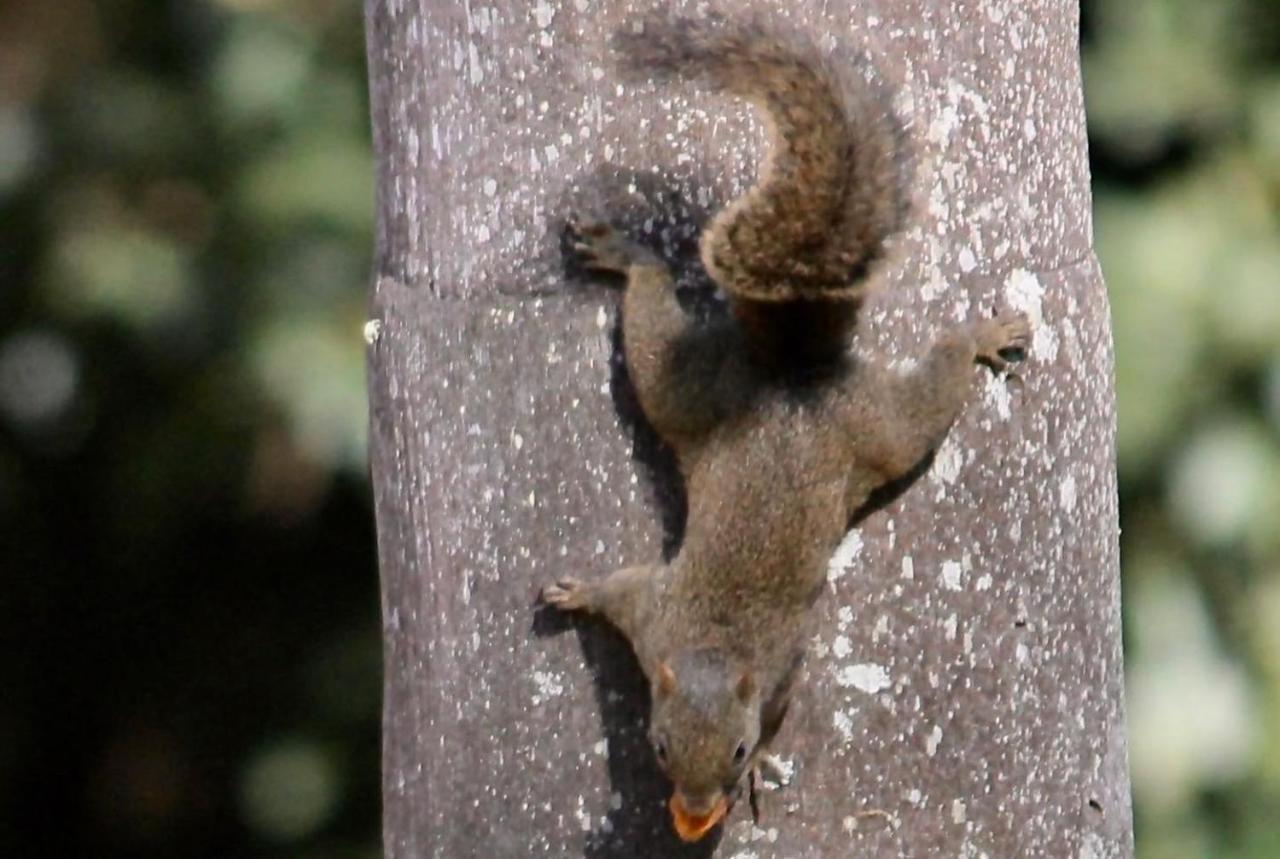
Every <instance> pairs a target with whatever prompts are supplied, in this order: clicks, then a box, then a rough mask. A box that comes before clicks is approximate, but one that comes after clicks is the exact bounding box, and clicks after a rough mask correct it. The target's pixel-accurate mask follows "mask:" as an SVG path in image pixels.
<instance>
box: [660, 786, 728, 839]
mask: <svg viewBox="0 0 1280 859" xmlns="http://www.w3.org/2000/svg"><path fill="white" fill-rule="evenodd" d="M668 807H669V808H670V809H671V822H672V823H673V824H674V825H675V828H676V834H677V835H679V836H680V838H681V840H683V841H689V842H693V841H698V840H699V839H701V838H702V836H704V835H706V834H707V833H708V832H710V831H711V829H712V828H713V827H714V826H715V825H716V824H717V823H719V822H720V821H721V820H722V819H723V818H724V816H725V813H726V812H728V810H729V800H728V799H726V798H725V797H723V796H721V797H720V798H719V799H718V800H716V804H715V805H714V806H712V808H711V811H709V812H707V813H706V814H690V813H689V810H688V809H686V808H685V807H684V801H683V800H681V798H680V795H679V794H675V795H673V796H672V797H671V802H670V803H668Z"/></svg>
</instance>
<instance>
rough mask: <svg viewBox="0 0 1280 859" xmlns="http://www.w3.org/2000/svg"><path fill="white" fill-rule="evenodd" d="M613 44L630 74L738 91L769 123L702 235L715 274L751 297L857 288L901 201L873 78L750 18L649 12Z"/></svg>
mask: <svg viewBox="0 0 1280 859" xmlns="http://www.w3.org/2000/svg"><path fill="white" fill-rule="evenodd" d="M614 46H615V48H616V50H617V52H618V55H619V62H620V65H621V66H622V67H623V69H625V70H627V71H629V72H631V73H632V74H634V75H638V76H645V75H648V76H653V77H657V78H662V79H687V80H692V81H694V82H695V83H698V84H701V85H703V86H705V87H707V88H709V89H713V90H718V91H723V92H726V93H729V94H731V95H736V96H739V97H741V98H744V99H746V100H748V101H749V102H751V103H752V104H754V105H756V106H757V107H759V108H761V109H762V112H763V116H764V118H765V121H766V122H767V123H768V126H769V140H770V151H769V154H768V156H767V159H766V160H765V162H764V164H763V165H762V166H761V169H760V174H759V180H758V182H757V184H756V185H755V187H754V188H752V190H750V191H749V192H747V193H746V194H744V195H743V196H742V197H740V198H739V199H737V200H736V201H734V202H733V203H732V204H730V205H729V206H728V207H727V208H725V209H724V210H723V211H722V212H720V213H719V214H718V215H716V217H715V218H714V219H713V220H712V221H711V223H710V224H709V225H708V226H707V228H706V229H705V230H704V231H703V233H702V239H701V255H702V261H703V264H704V265H705V266H706V268H707V272H708V273H709V274H710V275H711V277H712V278H714V279H715V281H716V282H717V283H718V284H719V285H720V286H721V287H722V288H723V289H724V290H726V291H727V292H728V293H729V294H730V295H731V296H733V297H735V298H740V299H749V300H752V301H762V302H780V301H795V300H813V299H817V300H827V299H853V298H857V297H858V295H859V293H860V290H861V289H862V287H863V285H864V284H865V282H866V278H865V275H866V272H867V268H868V266H869V265H870V264H871V263H873V262H875V261H876V260H877V259H878V258H879V257H880V256H882V255H883V252H884V243H885V240H886V239H887V238H888V237H889V236H890V235H891V234H892V233H894V232H895V231H897V230H898V229H899V227H900V226H901V223H902V220H903V216H904V211H905V193H904V179H903V172H904V171H903V167H902V164H901V152H902V146H901V144H900V138H901V130H900V127H899V125H898V123H897V122H896V120H895V119H894V117H893V114H892V111H891V109H890V107H889V105H888V103H887V100H886V99H884V98H883V97H882V94H881V93H880V92H879V90H878V88H877V87H876V86H875V85H873V84H871V83H868V82H867V81H866V80H864V79H863V78H862V77H861V76H860V75H858V74H857V73H856V72H853V71H852V70H850V72H851V73H848V74H837V73H836V71H835V70H834V69H833V68H832V67H831V65H830V64H828V63H827V62H825V61H824V60H823V59H822V57H821V56H820V55H819V53H818V51H817V50H816V49H815V48H814V47H813V46H812V45H811V44H809V43H807V42H804V41H803V40H800V39H796V38H794V37H790V36H785V35H783V34H780V33H778V32H775V31H773V30H771V29H769V28H767V27H765V26H762V25H761V24H759V23H758V22H755V21H748V22H739V21H729V20H725V19H722V18H709V19H705V20H694V19H687V18H676V19H667V18H658V17H653V18H649V19H647V20H645V22H644V25H643V29H642V30H638V31H635V32H622V33H619V34H618V35H617V36H615V38H614Z"/></svg>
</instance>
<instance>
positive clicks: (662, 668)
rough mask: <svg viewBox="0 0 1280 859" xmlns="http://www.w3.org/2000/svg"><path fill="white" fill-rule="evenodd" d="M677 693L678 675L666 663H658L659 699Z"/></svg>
mask: <svg viewBox="0 0 1280 859" xmlns="http://www.w3.org/2000/svg"><path fill="white" fill-rule="evenodd" d="M674 691H676V673H675V672H674V671H672V670H671V666H670V665H668V664H667V663H665V662H659V663H658V697H659V698H665V697H667V696H668V695H670V694H671V693H672V692H674Z"/></svg>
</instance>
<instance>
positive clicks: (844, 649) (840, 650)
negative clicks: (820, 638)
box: [831, 635, 853, 659]
mask: <svg viewBox="0 0 1280 859" xmlns="http://www.w3.org/2000/svg"><path fill="white" fill-rule="evenodd" d="M831 652H832V653H834V654H835V656H836V658H837V659H844V658H845V657H846V656H848V655H849V654H850V653H852V652H853V645H852V644H851V643H850V642H849V638H848V636H844V635H837V636H836V637H835V640H834V641H832V642H831Z"/></svg>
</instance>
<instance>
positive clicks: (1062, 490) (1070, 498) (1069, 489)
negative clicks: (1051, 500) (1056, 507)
mask: <svg viewBox="0 0 1280 859" xmlns="http://www.w3.org/2000/svg"><path fill="white" fill-rule="evenodd" d="M1058 503H1059V504H1061V505H1062V509H1063V510H1064V511H1065V512H1067V513H1071V512H1074V511H1075V509H1076V479H1075V477H1074V476H1072V475H1070V474H1068V475H1067V476H1066V477H1064V478H1063V479H1062V483H1060V484H1059V485H1058Z"/></svg>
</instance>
